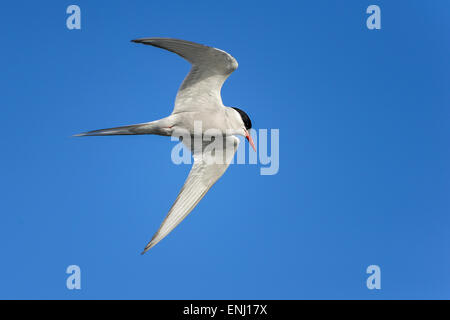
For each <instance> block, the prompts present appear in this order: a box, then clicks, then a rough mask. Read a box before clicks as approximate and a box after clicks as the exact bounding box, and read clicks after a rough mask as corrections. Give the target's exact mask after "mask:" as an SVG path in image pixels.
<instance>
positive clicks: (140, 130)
mask: <svg viewBox="0 0 450 320" xmlns="http://www.w3.org/2000/svg"><path fill="white" fill-rule="evenodd" d="M170 128H171V124H170V121H169V119H168V118H164V119H161V120H156V121H152V122H146V123H139V124H133V125H129V126H123V127H115V128H108V129H100V130H93V131H88V132H83V133H79V134H75V135H74V137H86V136H117V135H136V134H157V135H161V136H167V135H170V132H171V130H170Z"/></svg>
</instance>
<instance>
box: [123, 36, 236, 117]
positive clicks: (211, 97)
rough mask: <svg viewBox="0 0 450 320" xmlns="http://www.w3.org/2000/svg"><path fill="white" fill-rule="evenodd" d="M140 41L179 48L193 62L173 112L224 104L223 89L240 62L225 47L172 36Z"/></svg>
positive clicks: (217, 106) (170, 49)
mask: <svg viewBox="0 0 450 320" xmlns="http://www.w3.org/2000/svg"><path fill="white" fill-rule="evenodd" d="M132 41H133V42H136V43H143V44H147V45H152V46H155V47H158V48H162V49H166V50H169V51H172V52H175V53H176V54H178V55H179V56H181V57H183V58H184V59H186V60H187V61H189V62H190V63H191V64H192V68H191V71H190V72H189V74H188V75H187V76H186V78H185V79H184V81H183V83H182V84H181V87H180V89H179V90H178V93H177V97H176V100H175V108H174V110H173V113H174V114H175V113H180V112H186V111H196V110H199V111H206V110H207V109H211V110H213V109H216V108H219V107H222V106H223V104H222V98H221V96H220V90H221V88H222V85H223V83H224V82H225V80H226V79H227V78H228V76H229V75H230V74H231V73H232V72H233V71H234V70H236V69H237V67H238V63H237V61H236V59H234V58H233V57H232V56H231V55H230V54H228V53H226V52H225V51H222V50H219V49H216V48H212V47H208V46H204V45H201V44H198V43H194V42H190V41H185V40H178V39H171V38H142V39H137V40H132Z"/></svg>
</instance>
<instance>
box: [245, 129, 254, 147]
mask: <svg viewBox="0 0 450 320" xmlns="http://www.w3.org/2000/svg"><path fill="white" fill-rule="evenodd" d="M245 138H247V140H248V142H249V143H250V145H251V146H252V148H253V150H255V152H256V147H255V144H254V143H253V139H252V136H251V135H250V133H248V131H247V130H245Z"/></svg>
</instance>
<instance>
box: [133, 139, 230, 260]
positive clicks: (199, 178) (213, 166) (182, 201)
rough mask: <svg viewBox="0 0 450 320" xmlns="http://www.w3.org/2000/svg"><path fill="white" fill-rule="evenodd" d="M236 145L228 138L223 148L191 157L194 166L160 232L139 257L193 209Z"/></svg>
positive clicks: (223, 167) (223, 169)
mask: <svg viewBox="0 0 450 320" xmlns="http://www.w3.org/2000/svg"><path fill="white" fill-rule="evenodd" d="M238 145H239V139H238V138H236V137H235V136H228V137H226V138H224V142H223V144H222V148H217V149H214V150H212V149H210V150H204V151H201V152H198V153H194V164H193V166H192V169H191V171H190V172H189V175H188V177H187V179H186V181H185V183H184V185H183V187H182V188H181V191H180V193H179V194H178V197H177V199H176V200H175V202H174V204H173V205H172V208H170V210H169V213H168V214H167V216H166V218H165V219H164V221H163V222H162V224H161V226H160V227H159V230H158V231H157V232H156V233H155V235H154V236H153V238H152V240H151V241H150V242H149V243H148V244H147V246H146V247H145V249H144V251H143V252H142V253H145V252H147V251H148V250H150V249H151V248H152V247H153V246H155V245H156V244H157V243H158V242H159V241H161V240H162V239H163V238H164V237H165V236H167V235H168V234H169V233H170V232H171V231H172V230H173V229H174V228H175V227H176V226H177V225H178V224H179V223H180V222H181V221H183V219H184V218H186V216H187V215H188V214H189V213H190V212H191V211H192V209H194V208H195V206H196V205H197V204H198V203H199V202H200V200H201V199H202V198H203V197H204V196H205V194H206V193H207V192H208V190H209V189H210V188H211V187H212V186H213V185H214V183H216V181H217V180H219V178H220V177H221V176H222V175H223V174H224V172H225V171H226V170H227V168H228V166H229V164H230V162H231V160H232V159H233V157H234V154H235V153H236V150H237V148H238ZM210 146H211V145H210ZM207 149H208V147H207Z"/></svg>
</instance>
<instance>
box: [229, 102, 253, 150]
mask: <svg viewBox="0 0 450 320" xmlns="http://www.w3.org/2000/svg"><path fill="white" fill-rule="evenodd" d="M232 108H233V109H234V110H235V111H236V112H237V113H238V114H239V119H240V121H239V122H240V126H241V128H240V129H239V134H241V135H243V136H244V137H245V138H246V139H247V140H248V142H249V143H250V145H251V146H252V148H253V150H255V152H256V147H255V144H254V143H253V139H252V136H251V135H250V133H249V130H250V129H251V128H252V121H251V120H250V117H249V116H248V115H247V114H246V113H245V112H244V111H243V110H241V109H239V108H235V107H232Z"/></svg>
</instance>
